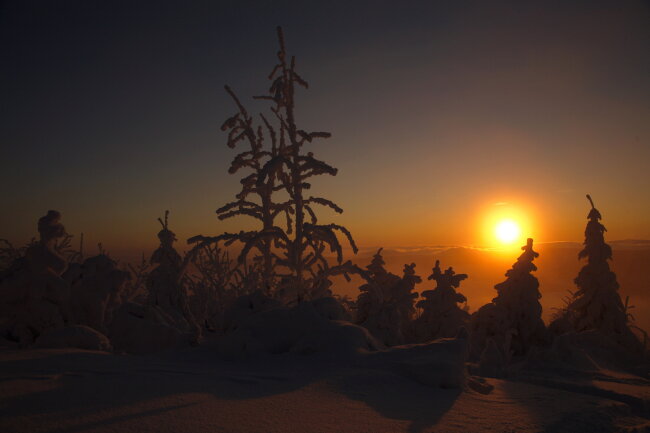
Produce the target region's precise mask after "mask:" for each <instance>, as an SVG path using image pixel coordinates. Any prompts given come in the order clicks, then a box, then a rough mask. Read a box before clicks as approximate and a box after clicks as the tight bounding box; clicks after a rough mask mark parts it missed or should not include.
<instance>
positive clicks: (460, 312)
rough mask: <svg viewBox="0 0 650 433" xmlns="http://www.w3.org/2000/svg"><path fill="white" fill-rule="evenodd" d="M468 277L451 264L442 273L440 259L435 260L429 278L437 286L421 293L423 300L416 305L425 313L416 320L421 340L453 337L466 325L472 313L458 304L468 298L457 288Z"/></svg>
mask: <svg viewBox="0 0 650 433" xmlns="http://www.w3.org/2000/svg"><path fill="white" fill-rule="evenodd" d="M466 278H467V274H456V272H454V269H453V268H451V267H449V268H447V270H446V271H445V272H444V273H443V272H442V270H441V269H440V260H436V266H435V267H434V268H433V273H432V274H431V275H429V278H428V279H429V280H434V281H435V282H436V288H435V289H433V290H425V291H424V292H422V293H421V296H422V297H423V298H424V299H422V300H420V301H419V302H418V303H417V304H416V306H417V307H418V308H421V309H422V314H421V315H420V317H418V319H417V320H416V322H415V327H416V332H417V336H418V340H419V341H422V342H424V341H429V340H435V339H436V338H448V337H454V336H456V335H457V334H458V331H459V330H460V328H461V327H463V326H464V325H465V323H466V321H467V319H469V313H468V312H467V311H465V310H464V309H461V308H460V307H459V306H458V304H462V303H465V302H467V298H465V296H463V295H462V294H460V293H458V292H456V290H455V289H457V288H458V287H459V286H460V282H461V281H463V280H464V279H466Z"/></svg>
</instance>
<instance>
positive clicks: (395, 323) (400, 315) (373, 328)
mask: <svg viewBox="0 0 650 433" xmlns="http://www.w3.org/2000/svg"><path fill="white" fill-rule="evenodd" d="M381 251H382V249H381V248H380V249H379V250H378V251H377V253H376V254H375V255H374V256H373V259H372V261H371V262H370V264H369V265H368V266H367V267H366V269H367V271H364V272H361V273H360V274H361V276H362V277H363V278H364V279H365V280H366V283H365V284H363V285H362V286H361V287H359V290H360V292H361V293H360V294H359V296H358V298H357V320H356V321H357V323H359V324H360V325H362V326H364V327H365V328H366V329H368V330H369V331H370V332H371V333H372V334H373V335H374V336H375V337H377V338H378V339H379V340H381V341H382V342H383V343H384V344H386V345H389V346H395V345H399V344H404V343H406V342H408V341H409V340H411V339H412V334H413V330H412V323H413V316H414V314H415V307H414V299H415V298H417V296H418V294H417V293H414V292H413V290H414V289H415V284H417V283H419V282H421V281H422V279H421V278H420V277H419V276H418V275H416V274H415V264H414V263H411V264H410V265H404V273H403V276H402V277H401V278H400V277H398V276H397V275H395V274H393V273H390V272H388V271H387V270H386V269H385V268H384V264H385V262H384V259H383V257H382V255H381Z"/></svg>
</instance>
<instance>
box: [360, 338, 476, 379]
mask: <svg viewBox="0 0 650 433" xmlns="http://www.w3.org/2000/svg"><path fill="white" fill-rule="evenodd" d="M467 357H468V342H467V339H466V338H462V337H461V338H441V339H439V340H435V341H432V342H429V343H424V344H412V345H405V346H396V347H392V348H390V349H388V350H384V351H380V352H376V353H371V354H368V355H367V356H366V359H365V360H364V361H362V362H363V364H365V366H366V367H371V368H389V369H392V370H393V371H395V372H397V373H399V374H401V375H403V376H406V377H408V378H410V379H413V380H415V381H416V382H418V383H421V384H423V385H427V386H431V387H435V388H463V387H464V385H465V379H466V368H465V362H466V361H467Z"/></svg>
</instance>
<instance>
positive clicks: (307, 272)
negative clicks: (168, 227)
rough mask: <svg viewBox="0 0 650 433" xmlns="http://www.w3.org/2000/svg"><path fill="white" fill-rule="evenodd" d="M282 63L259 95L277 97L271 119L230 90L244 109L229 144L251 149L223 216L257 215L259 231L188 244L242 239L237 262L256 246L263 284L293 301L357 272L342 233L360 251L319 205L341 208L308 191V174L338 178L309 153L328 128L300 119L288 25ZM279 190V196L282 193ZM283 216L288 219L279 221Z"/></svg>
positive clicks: (241, 160)
mask: <svg viewBox="0 0 650 433" xmlns="http://www.w3.org/2000/svg"><path fill="white" fill-rule="evenodd" d="M278 40H279V43H280V50H279V51H278V56H277V57H278V63H277V64H276V65H275V67H274V68H273V70H272V71H271V74H270V75H269V79H270V80H271V86H270V88H269V91H268V93H267V94H266V95H263V96H258V97H256V99H261V100H267V101H270V102H271V103H272V106H271V110H270V111H271V116H272V117H271V118H270V119H269V118H267V117H266V116H264V115H260V119H261V121H262V125H258V126H255V124H254V121H253V117H252V116H251V115H250V114H249V113H248V111H247V110H246V108H245V107H244V105H243V104H242V103H241V102H240V100H239V99H238V98H237V96H236V95H235V93H234V92H233V91H232V90H231V89H230V88H229V87H228V86H226V91H227V92H228V93H229V94H230V96H231V97H232V98H233V100H234V101H235V104H236V106H237V108H238V111H237V113H236V114H235V115H233V116H232V117H230V118H228V119H227V120H226V121H225V122H224V123H223V125H222V127H221V129H222V130H223V131H228V141H227V145H228V147H230V148H235V147H236V146H238V145H239V144H240V143H245V144H246V146H247V150H245V151H243V152H241V153H240V154H238V155H237V156H235V158H234V159H233V161H232V163H231V166H230V169H229V172H230V173H236V172H238V171H239V170H242V169H245V170H247V171H248V174H247V175H245V176H244V177H243V178H242V180H241V184H242V190H241V191H240V192H239V193H238V194H237V196H236V200H235V201H233V202H231V203H228V204H226V205H225V206H223V207H221V208H219V209H218V210H217V213H218V214H219V218H220V219H226V218H230V217H234V216H238V215H247V216H250V217H252V218H255V219H256V220H258V221H259V222H260V224H261V227H260V229H259V230H253V231H248V232H243V231H242V232H239V233H235V234H231V233H224V234H223V235H220V236H216V237H204V236H195V237H193V238H191V239H189V241H188V242H190V243H195V244H197V246H196V247H195V248H200V247H202V246H204V245H206V244H207V243H215V242H220V241H223V242H225V245H226V246H228V245H230V244H232V243H233V242H235V241H239V242H241V243H242V251H241V254H240V255H239V262H240V263H242V264H243V263H245V262H246V259H247V257H248V256H249V254H250V253H251V251H252V250H257V251H258V252H259V254H260V256H258V257H257V258H256V259H257V260H258V261H259V262H261V263H262V269H263V271H262V278H261V281H260V282H259V283H258V284H259V285H260V286H261V287H259V288H258V289H261V290H263V291H264V292H266V293H268V294H275V293H276V292H282V293H283V294H284V296H285V297H289V298H293V299H287V302H291V301H292V300H293V301H297V302H300V301H301V300H304V299H310V298H314V297H316V296H320V294H322V293H327V290H324V288H325V289H327V286H328V284H327V282H326V281H325V280H327V278H328V277H329V276H331V275H335V274H343V275H345V276H346V277H347V273H348V272H354V271H355V268H354V266H353V265H352V264H351V263H350V262H349V261H348V262H345V263H344V262H343V252H342V245H341V243H340V242H339V240H338V238H337V234H336V232H340V233H342V234H343V235H344V236H345V237H346V238H347V239H348V241H349V243H350V245H351V247H352V250H353V251H354V252H355V253H356V251H357V247H356V245H355V244H354V241H353V239H352V236H351V235H350V232H349V231H348V230H347V229H346V228H345V227H342V226H339V225H336V224H319V222H318V217H317V215H316V212H315V205H320V206H325V207H329V208H330V209H332V210H334V211H335V212H337V213H341V212H343V210H342V209H341V208H340V207H339V206H337V205H336V204H335V203H334V202H332V201H331V200H329V199H326V198H324V197H318V196H312V195H307V191H308V190H309V189H311V183H310V182H309V180H310V179H311V178H313V177H315V176H320V175H325V174H326V175H330V176H335V175H336V174H337V169H336V168H334V167H332V166H330V165H328V164H327V163H325V162H323V161H321V160H319V159H317V158H316V157H315V156H314V154H313V153H312V152H306V151H305V149H304V146H305V144H307V143H311V142H312V141H313V140H315V139H318V138H328V137H330V134H329V133H327V132H307V131H304V130H302V129H300V128H299V127H298V126H297V124H296V117H295V101H294V93H295V88H296V85H298V86H302V87H304V88H307V87H308V85H307V82H306V81H305V80H304V79H303V78H302V77H300V75H298V73H297V72H296V61H295V58H294V57H291V58H290V59H289V58H288V56H287V53H286V50H285V44H284V37H283V34H282V30H281V29H280V28H278ZM276 194H277V195H276ZM277 197H280V198H279V199H278V198H277ZM281 216H284V220H285V224H284V225H279V224H278V223H277V222H276V220H277V219H278V218H279V217H281ZM328 252H329V253H333V254H335V255H336V265H335V266H330V263H329V262H328V260H327V258H326V257H325V254H327V253H328Z"/></svg>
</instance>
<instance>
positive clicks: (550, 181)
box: [0, 0, 650, 251]
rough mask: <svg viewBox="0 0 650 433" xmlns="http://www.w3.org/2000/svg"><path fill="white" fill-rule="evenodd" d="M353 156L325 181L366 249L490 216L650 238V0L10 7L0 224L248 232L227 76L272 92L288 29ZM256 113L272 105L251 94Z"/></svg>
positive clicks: (434, 240)
mask: <svg viewBox="0 0 650 433" xmlns="http://www.w3.org/2000/svg"><path fill="white" fill-rule="evenodd" d="M277 25H282V26H283V27H284V30H285V36H286V39H287V45H288V49H289V51H290V52H291V53H292V54H295V55H296V56H297V60H298V69H299V72H300V73H301V74H302V76H303V77H305V78H306V79H307V80H308V81H309V82H310V85H311V86H310V90H309V91H306V92H302V93H301V94H300V96H299V99H298V104H299V105H298V108H297V115H298V122H299V126H301V127H302V128H303V129H306V130H309V129H313V130H325V131H330V132H331V133H332V135H333V136H332V138H331V139H329V140H326V141H320V142H318V143H317V144H314V145H313V146H312V148H310V149H309V150H313V151H314V152H315V153H316V154H317V156H319V157H321V158H322V159H324V160H325V161H328V162H329V163H331V164H332V165H334V166H336V167H338V168H339V175H338V176H336V177H334V178H322V179H319V180H316V181H315V182H314V192H315V193H318V194H320V195H324V196H327V197H329V198H331V199H333V200H334V201H336V202H337V203H338V204H339V205H340V206H341V207H343V208H344V209H345V212H344V214H343V215H340V216H338V215H334V214H330V213H329V212H324V213H322V216H323V219H328V220H330V221H333V222H337V223H339V224H343V225H346V226H347V227H348V228H349V229H350V230H351V231H352V233H353V234H354V236H355V238H356V239H357V241H358V243H359V244H361V245H365V246H370V245H384V246H398V245H436V244H444V245H484V244H486V243H487V242H489V239H486V238H485V236H484V235H485V229H484V225H485V221H487V220H488V219H489V217H490V215H492V214H493V213H494V212H501V211H504V210H505V212H506V213H508V212H520V213H523V214H524V216H525V218H526V219H527V220H528V224H527V225H526V234H527V235H530V236H534V237H535V238H536V240H537V241H561V240H566V241H576V240H581V239H582V233H583V230H584V225H585V222H586V214H587V211H588V203H587V201H586V200H585V199H584V194H585V193H591V194H592V196H593V197H594V199H595V201H596V205H597V207H598V208H599V209H600V210H601V212H602V213H603V216H604V223H605V225H606V226H607V227H608V229H609V234H608V239H626V238H637V239H638V238H645V239H649V238H650V219H649V217H650V194H649V191H650V4H649V3H648V2H635V1H607V2H603V1H573V2H568V1H543V2H542V1H540V2H522V1H511V2H485V1H476V2H465V1H453V2H452V1H444V2H443V1H440V2H433V1H426V2H425V1H422V2H402V1H400V2H397V1H393V2H389V1H363V2H362V1H357V2H347V1H326V2H308V1H305V2H297V1H295V2H287V1H257V2H252V1H241V0H238V1H176V2H170V1H155V2H144V1H138V2H131V1H128V2H126V1H125V2H122V1H92V0H84V1H43V2H38V1H4V2H0V46H1V47H2V48H1V49H2V56H1V58H0V62H1V63H0V101H2V102H1V103H0V144H1V145H2V158H1V159H0V170H1V173H2V182H0V194H1V195H2V201H3V212H1V213H0V237H5V238H9V239H11V240H14V241H18V242H23V241H26V240H27V239H29V238H30V237H32V236H34V234H35V233H36V221H37V219H38V217H40V216H42V215H43V214H44V213H45V212H46V211H47V210H48V209H57V210H59V211H61V212H62V214H63V217H64V220H63V222H64V224H65V225H66V227H67V229H68V231H69V232H70V233H72V234H78V233H80V232H84V233H85V236H86V239H87V241H88V242H89V243H90V244H91V245H93V244H94V243H96V242H99V241H101V242H102V243H103V244H104V246H105V247H106V248H107V249H108V250H109V251H111V250H117V251H120V250H121V249H124V248H135V249H151V248H153V247H154V245H155V243H156V236H155V235H156V233H157V231H158V230H159V226H158V223H157V222H156V218H157V217H159V216H161V215H162V214H163V212H164V210H165V209H169V210H170V211H171V227H172V229H173V230H174V231H175V232H176V233H177V235H178V237H179V238H180V239H185V238H187V237H189V236H192V235H195V234H199V233H201V234H205V235H208V234H219V233H221V232H223V231H233V230H239V229H241V228H250V227H252V226H251V222H250V221H248V220H246V219H235V220H230V221H228V222H219V221H218V220H217V219H216V216H215V213H214V211H215V210H216V209H217V208H218V207H220V206H221V205H223V204H225V203H226V202H228V201H230V200H231V199H232V197H233V196H234V194H235V193H237V192H238V191H239V183H238V179H239V177H238V176H231V175H228V174H227V168H228V166H229V163H230V160H231V159H232V157H233V156H234V155H235V154H236V152H235V151H233V150H231V149H228V148H227V147H226V146H225V136H224V134H223V133H222V132H221V131H220V130H219V127H220V125H221V123H222V121H223V120H224V119H225V118H226V117H229V116H230V115H231V114H232V113H233V112H234V108H233V104H232V102H231V101H230V100H229V98H228V97H227V95H226V93H225V92H224V90H223V85H224V84H229V85H230V86H231V87H232V88H233V89H234V90H235V91H236V92H237V93H238V94H239V95H240V97H242V99H244V100H247V98H249V97H250V96H253V95H255V94H260V93H263V91H264V90H265V89H266V88H267V86H268V82H267V81H266V76H267V74H268V72H270V69H271V67H272V66H273V65H274V62H275V52H276V51H277V45H276V44H277V42H276V39H275V27H276V26H277ZM250 107H252V108H255V109H257V110H261V109H262V108H263V106H262V105H259V104H250Z"/></svg>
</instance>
